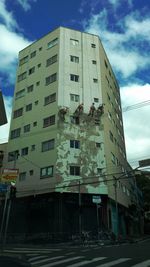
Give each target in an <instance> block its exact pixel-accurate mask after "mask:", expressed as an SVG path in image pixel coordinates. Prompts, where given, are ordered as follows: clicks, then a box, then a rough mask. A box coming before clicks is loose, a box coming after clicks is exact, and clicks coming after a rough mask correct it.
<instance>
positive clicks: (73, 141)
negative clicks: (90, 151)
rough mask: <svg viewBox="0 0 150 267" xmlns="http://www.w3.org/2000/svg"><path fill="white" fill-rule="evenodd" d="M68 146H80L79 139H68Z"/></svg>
mask: <svg viewBox="0 0 150 267" xmlns="http://www.w3.org/2000/svg"><path fill="white" fill-rule="evenodd" d="M70 147H71V148H77V149H79V148H80V141H78V140H70Z"/></svg>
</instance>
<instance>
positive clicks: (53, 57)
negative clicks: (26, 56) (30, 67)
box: [46, 55, 57, 67]
mask: <svg viewBox="0 0 150 267" xmlns="http://www.w3.org/2000/svg"><path fill="white" fill-rule="evenodd" d="M55 62H57V55H55V56H52V57H50V58H48V59H47V60H46V67H48V66H50V65H52V64H54V63H55Z"/></svg>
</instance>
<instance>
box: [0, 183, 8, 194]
mask: <svg viewBox="0 0 150 267" xmlns="http://www.w3.org/2000/svg"><path fill="white" fill-rule="evenodd" d="M7 189H8V185H7V184H0V193H5V192H7Z"/></svg>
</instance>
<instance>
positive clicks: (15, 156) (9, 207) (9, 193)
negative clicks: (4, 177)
mask: <svg viewBox="0 0 150 267" xmlns="http://www.w3.org/2000/svg"><path fill="white" fill-rule="evenodd" d="M13 156H14V165H13V168H14V169H15V168H16V160H17V159H18V156H19V153H18V151H15V154H14V155H13ZM15 192H16V191H11V185H9V186H8V199H7V201H9V202H8V209H7V216H6V225H5V229H4V238H3V244H2V249H3V248H4V247H5V244H6V238H7V230H8V224H9V217H10V210H11V204H12V196H11V193H13V194H14V195H15ZM13 197H14V196H13ZM6 204H7V203H6ZM4 217H5V214H4ZM2 230H3V229H2Z"/></svg>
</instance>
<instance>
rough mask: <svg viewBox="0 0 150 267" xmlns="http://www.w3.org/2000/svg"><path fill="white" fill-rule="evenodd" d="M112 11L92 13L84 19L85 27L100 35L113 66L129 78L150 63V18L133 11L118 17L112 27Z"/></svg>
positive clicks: (86, 29)
mask: <svg viewBox="0 0 150 267" xmlns="http://www.w3.org/2000/svg"><path fill="white" fill-rule="evenodd" d="M108 15H109V14H108V11H107V10H106V9H103V10H102V11H100V12H99V13H98V14H96V15H93V14H92V15H91V17H90V19H89V20H88V21H84V22H83V26H84V30H85V31H87V32H90V33H93V34H97V35H99V36H100V39H101V40H102V43H103V45H104V48H105V50H106V52H107V54H108V58H109V60H110V63H111V65H112V67H113V68H114V70H116V71H117V72H119V73H121V74H122V76H123V78H127V77H130V76H132V75H133V74H135V73H136V72H137V71H139V70H143V69H144V68H145V67H148V66H149V65H150V61H149V60H148V57H147V55H146V51H145V50H146V49H147V42H148V41H149V40H150V19H149V18H141V17H140V15H139V14H138V13H137V12H135V13H131V14H130V15H127V16H125V17H123V18H122V20H120V21H119V22H118V21H117V22H116V24H115V29H114V30H113V31H112V30H110V27H109V25H108V20H109V18H108ZM141 47H142V48H141Z"/></svg>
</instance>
